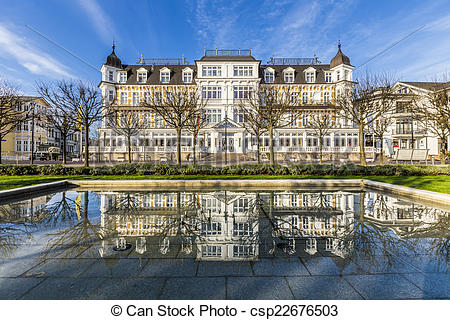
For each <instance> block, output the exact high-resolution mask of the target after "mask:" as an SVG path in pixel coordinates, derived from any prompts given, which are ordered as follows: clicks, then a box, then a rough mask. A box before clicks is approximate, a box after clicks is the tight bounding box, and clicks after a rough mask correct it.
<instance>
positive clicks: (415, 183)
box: [0, 175, 450, 194]
mask: <svg viewBox="0 0 450 320" xmlns="http://www.w3.org/2000/svg"><path fill="white" fill-rule="evenodd" d="M65 179H66V180H219V179H222V180H255V179H262V180H264V179H267V180H274V179H279V180H283V179H368V180H374V181H380V182H386V183H391V184H396V185H402V186H406V187H411V188H417V189H422V190H429V191H436V192H442V193H448V194H450V176H410V177H406V176H341V177H339V176H306V175H305V176H282V175H260V176H251V175H245V176H244V175H242V176H241V175H223V176H221V175H173V176H170V175H167V176H134V175H120V176H0V190H6V189H12V188H19V187H24V186H29V185H33V184H39V183H48V182H53V181H59V180H65Z"/></svg>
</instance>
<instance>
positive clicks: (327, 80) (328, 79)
mask: <svg viewBox="0 0 450 320" xmlns="http://www.w3.org/2000/svg"><path fill="white" fill-rule="evenodd" d="M332 81H333V80H332V78H331V72H325V82H326V83H331V82H332Z"/></svg>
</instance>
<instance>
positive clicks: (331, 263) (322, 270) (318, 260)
mask: <svg viewBox="0 0 450 320" xmlns="http://www.w3.org/2000/svg"><path fill="white" fill-rule="evenodd" d="M303 263H304V264H305V267H306V269H308V271H309V272H310V273H311V274H312V275H321V276H323V275H343V274H358V273H361V272H362V270H361V268H360V267H359V266H358V265H357V264H355V263H353V262H352V261H351V260H350V259H342V258H340V257H313V258H310V259H308V260H303Z"/></svg>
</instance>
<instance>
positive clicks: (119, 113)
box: [108, 107, 150, 163]
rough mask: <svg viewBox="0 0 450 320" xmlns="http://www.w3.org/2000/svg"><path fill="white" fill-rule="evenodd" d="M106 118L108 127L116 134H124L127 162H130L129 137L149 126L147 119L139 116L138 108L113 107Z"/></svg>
mask: <svg viewBox="0 0 450 320" xmlns="http://www.w3.org/2000/svg"><path fill="white" fill-rule="evenodd" d="M108 120H109V121H108V125H109V127H110V128H111V129H112V130H113V131H114V132H115V133H116V134H117V135H120V136H125V138H126V139H127V148H128V163H131V161H132V158H131V137H133V136H137V135H139V134H141V133H142V130H145V129H147V128H149V127H150V124H149V123H148V120H147V119H146V118H144V117H142V118H141V117H140V116H139V111H138V110H130V109H125V110H121V109H119V108H114V107H112V108H111V111H110V113H109V115H108Z"/></svg>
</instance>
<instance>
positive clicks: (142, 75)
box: [137, 68, 147, 83]
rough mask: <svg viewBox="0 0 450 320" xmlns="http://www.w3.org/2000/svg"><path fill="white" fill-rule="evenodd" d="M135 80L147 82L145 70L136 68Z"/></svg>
mask: <svg viewBox="0 0 450 320" xmlns="http://www.w3.org/2000/svg"><path fill="white" fill-rule="evenodd" d="M137 82H138V83H146V82H147V70H145V69H144V68H140V69H138V70H137Z"/></svg>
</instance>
